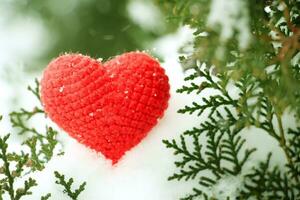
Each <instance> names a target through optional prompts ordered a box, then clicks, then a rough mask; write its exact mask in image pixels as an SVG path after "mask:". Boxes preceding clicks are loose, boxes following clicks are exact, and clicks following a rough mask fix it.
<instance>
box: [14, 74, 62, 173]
mask: <svg viewBox="0 0 300 200" xmlns="http://www.w3.org/2000/svg"><path fill="white" fill-rule="evenodd" d="M39 89H40V85H39V81H38V80H37V79H35V86H34V87H31V86H28V90H29V91H30V92H31V93H32V94H33V95H34V96H35V97H36V98H37V100H39V102H40V104H41V98H40V91H39ZM37 115H42V116H44V115H45V113H44V111H43V109H42V108H39V107H34V108H33V109H32V110H31V111H28V110H25V109H24V108H21V109H20V111H17V112H16V111H15V112H12V113H10V121H11V123H12V126H13V127H14V128H16V129H17V133H18V134H20V135H25V136H26V137H27V139H26V140H25V141H24V143H23V144H24V145H25V146H26V147H28V148H29V149H30V152H31V153H30V164H31V165H32V166H31V168H32V170H33V171H35V170H42V169H43V168H44V167H45V164H46V163H47V162H48V161H49V160H50V159H51V158H52V156H53V154H54V153H53V152H54V150H55V148H56V147H57V145H58V141H57V139H56V137H57V134H58V132H57V131H56V130H54V129H53V128H52V127H46V128H45V133H42V132H40V131H38V130H37V129H36V128H34V127H30V126H29V125H28V124H29V121H30V120H32V119H33V118H34V117H35V116H37ZM44 119H45V118H44ZM59 154H62V152H61V153H59Z"/></svg>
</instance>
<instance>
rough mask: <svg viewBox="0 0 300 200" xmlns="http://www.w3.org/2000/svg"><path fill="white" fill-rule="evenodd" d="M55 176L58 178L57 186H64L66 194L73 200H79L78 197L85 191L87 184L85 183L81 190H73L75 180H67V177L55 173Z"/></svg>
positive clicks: (80, 187)
mask: <svg viewBox="0 0 300 200" xmlns="http://www.w3.org/2000/svg"><path fill="white" fill-rule="evenodd" d="M54 175H55V177H56V179H57V180H56V182H55V183H56V184H58V185H61V186H63V188H64V190H63V191H64V193H66V194H67V195H68V196H69V197H70V198H71V199H73V200H78V196H79V195H80V194H81V193H82V192H83V191H84V190H85V186H86V182H83V183H82V184H81V185H80V186H79V188H77V189H75V190H74V191H73V190H72V185H73V183H74V180H73V178H70V179H69V180H66V178H65V175H62V174H60V173H59V172H57V171H55V172H54Z"/></svg>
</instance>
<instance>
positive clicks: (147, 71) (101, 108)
mask: <svg viewBox="0 0 300 200" xmlns="http://www.w3.org/2000/svg"><path fill="white" fill-rule="evenodd" d="M169 89H170V86H169V83H168V77H167V76H166V75H165V72H164V69H163V68H161V66H160V65H159V63H158V62H157V61H156V60H155V59H153V58H152V57H150V56H149V55H147V54H145V53H140V52H130V53H125V54H123V55H120V56H117V57H115V58H114V59H112V60H110V61H108V62H106V63H104V64H102V63H101V61H99V60H95V59H92V58H90V57H88V56H84V55H81V54H66V55H62V56H60V57H58V58H56V59H54V60H53V61H52V62H51V63H50V64H49V65H48V66H47V68H46V69H45V71H44V75H43V78H42V81H41V99H42V102H43V106H44V109H45V112H46V113H47V115H48V116H49V117H50V118H51V119H52V120H53V121H54V122H55V123H56V124H57V125H58V126H60V127H61V128H62V129H64V130H65V131H66V132H68V133H69V135H71V136H72V137H74V138H75V139H77V140H78V141H79V142H80V143H82V144H84V145H86V146H88V147H90V148H92V149H94V150H96V151H97V152H101V153H102V154H103V155H104V156H105V157H106V158H108V159H111V160H112V162H113V163H116V162H117V161H118V160H119V159H120V158H121V157H122V156H123V155H124V153H125V152H126V151H128V150H130V149H131V148H132V147H134V146H136V145H137V144H138V143H139V142H140V141H141V140H142V139H143V138H144V137H145V136H146V135H147V134H148V132H149V131H150V130H151V129H152V128H153V127H154V126H155V125H156V124H157V121H158V119H159V118H161V117H162V116H163V113H164V110H165V109H166V108H167V106H168V100H169V97H170V95H169Z"/></svg>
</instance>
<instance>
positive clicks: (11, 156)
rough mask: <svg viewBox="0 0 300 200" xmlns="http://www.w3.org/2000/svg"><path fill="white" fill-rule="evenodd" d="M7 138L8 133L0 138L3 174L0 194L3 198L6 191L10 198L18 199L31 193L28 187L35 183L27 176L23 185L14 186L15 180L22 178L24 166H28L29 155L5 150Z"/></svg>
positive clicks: (0, 180)
mask: <svg viewBox="0 0 300 200" xmlns="http://www.w3.org/2000/svg"><path fill="white" fill-rule="evenodd" d="M8 138H9V135H6V136H4V137H3V138H0V150H1V152H0V159H1V161H2V166H1V175H2V176H4V177H3V178H1V179H0V183H1V187H0V188H1V193H0V196H1V198H2V199H3V198H4V197H3V196H4V195H5V194H6V193H7V194H8V196H9V198H10V199H11V200H19V199H21V198H22V197H23V196H26V195H31V191H30V189H31V188H32V187H34V186H36V185H37V184H36V181H35V180H34V179H32V178H28V179H27V180H25V181H24V186H23V187H21V188H16V185H15V183H16V180H17V179H18V178H22V174H23V173H24V170H25V168H28V161H29V156H28V154H24V153H23V152H22V153H21V154H16V153H9V152H8V151H7V148H8V144H7V140H8Z"/></svg>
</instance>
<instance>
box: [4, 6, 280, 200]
mask: <svg viewBox="0 0 300 200" xmlns="http://www.w3.org/2000/svg"><path fill="white" fill-rule="evenodd" d="M133 7H134V6H133ZM0 13H1V14H0V30H1V31H0V43H1V46H0V53H1V57H0V92H1V94H2V96H1V98H0V113H1V114H3V115H4V122H2V123H1V126H0V128H1V129H0V131H1V134H4V133H7V132H8V131H10V130H11V128H10V124H9V121H8V117H7V115H8V113H9V112H10V111H11V110H12V109H16V106H22V107H25V108H32V107H33V106H34V105H32V102H33V101H32V97H31V96H30V95H28V92H27V91H26V85H28V84H29V83H33V79H34V77H36V76H37V77H39V76H40V75H41V74H33V75H30V76H29V75H28V74H26V73H25V72H24V66H26V63H25V64H24V62H23V61H24V58H26V59H27V60H28V59H34V58H35V56H36V54H35V52H39V51H37V49H38V47H39V44H40V43H41V42H42V41H43V40H45V38H44V37H46V36H45V33H44V30H43V29H42V28H41V25H40V24H39V22H38V21H35V20H33V19H26V18H25V19H19V21H18V20H17V21H16V22H15V24H11V25H10V26H8V24H7V23H8V19H9V17H10V13H9V12H7V11H6V12H2V11H1V9H0ZM25 22H27V23H25ZM3 27H5V29H4V28H3ZM18 33H22V34H18ZM190 38H192V33H191V30H189V29H188V28H186V27H184V28H182V29H180V30H179V31H178V32H177V33H176V34H173V35H169V36H165V37H163V38H161V39H159V40H158V41H157V42H156V43H154V44H153V48H155V51H157V53H159V54H160V55H162V57H163V59H164V63H162V66H163V67H164V68H165V69H166V73H167V75H168V76H169V79H170V85H171V99H170V102H169V108H168V109H167V111H166V113H165V116H164V118H163V119H162V120H161V121H160V122H159V124H158V125H157V126H156V127H154V128H153V130H152V131H151V133H150V134H149V135H148V136H147V137H146V138H145V139H144V140H143V141H142V142H141V143H140V144H139V145H138V146H137V147H135V148H134V149H132V150H131V151H130V152H127V154H126V155H125V156H124V157H123V158H122V160H121V161H120V162H119V163H118V164H117V165H115V166H111V164H110V162H108V161H107V160H105V159H104V158H103V156H102V155H101V154H96V153H95V152H93V151H91V150H89V149H87V148H85V147H84V146H83V145H81V144H78V143H77V142H76V141H75V140H74V139H72V138H70V137H69V136H68V135H67V134H65V133H63V132H62V133H61V134H60V140H61V141H62V142H63V144H64V152H65V155H64V156H56V157H54V158H53V159H52V160H51V161H50V162H49V163H48V164H47V166H46V169H45V170H44V171H42V172H39V173H36V174H34V175H33V177H34V178H35V179H36V180H37V181H38V183H39V186H38V187H36V188H35V189H33V195H32V196H29V197H27V198H24V199H39V198H40V196H41V195H45V194H46V193H49V192H50V193H52V197H51V199H60V200H64V199H66V200H67V199H68V197H67V196H66V195H63V193H62V190H61V187H59V186H57V185H56V184H55V179H54V176H53V171H55V170H57V171H59V172H62V173H64V174H65V175H66V176H67V177H74V179H75V182H77V183H80V182H83V181H87V187H86V190H85V191H84V192H83V193H82V195H81V196H80V199H82V200H141V199H143V200H174V199H179V197H182V195H183V194H185V193H186V192H188V191H190V190H191V188H192V186H193V185H194V183H193V182H173V181H172V182H169V181H167V177H168V176H169V175H171V174H172V173H173V172H175V167H174V165H173V162H174V159H176V157H175V156H173V155H172V153H171V152H170V151H169V150H167V149H166V148H165V146H164V145H163V144H162V142H161V141H162V139H168V138H178V136H179V134H181V133H182V132H183V131H184V130H186V129H188V128H191V127H192V126H194V125H196V124H198V123H199V119H198V118H197V117H195V116H187V115H180V114H177V110H178V109H179V108H181V107H183V106H184V105H186V104H188V103H189V102H192V100H193V98H196V97H192V96H191V95H189V96H185V95H179V94H176V93H175V90H176V89H177V88H178V87H180V86H181V85H182V84H183V76H184V75H183V72H182V70H181V68H180V65H179V63H178V62H177V59H178V54H177V51H176V50H177V49H178V47H180V45H181V44H183V43H184V42H185V41H187V40H189V39H190ZM33 49H34V50H35V51H31V50H33ZM41 51H42V49H41ZM244 135H245V136H246V137H247V138H248V141H250V142H249V144H248V145H249V146H253V145H254V144H255V146H257V147H258V149H260V154H259V156H258V157H257V158H256V159H263V158H264V156H265V151H264V150H266V148H268V149H269V150H271V151H276V152H277V153H276V155H278V156H277V158H278V159H277V160H276V161H277V162H282V161H281V160H280V159H281V158H283V157H282V156H281V155H282V152H281V151H278V150H277V149H276V148H275V146H277V144H276V143H274V141H273V140H271V139H270V138H269V137H268V136H267V135H266V134H263V133H261V132H259V131H257V130H254V129H251V130H245V133H244ZM13 142H17V139H13ZM12 146H13V147H16V148H18V147H17V145H16V144H14V143H13V144H12ZM275 159H276V158H275ZM228 180H229V181H227V180H225V181H223V182H222V183H221V184H220V188H221V189H220V190H224V185H225V186H226V185H228V183H229V182H231V183H232V180H231V179H230V177H229V178H228ZM234 181H236V180H234ZM237 185H238V182H237V184H236V182H235V184H233V185H232V187H231V189H232V190H233V193H234V191H235V187H236V186H237ZM225 188H227V189H225V190H228V191H231V190H229V189H230V188H229V189H228V187H227V186H226V187H225Z"/></svg>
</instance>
